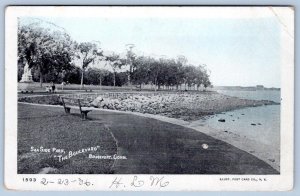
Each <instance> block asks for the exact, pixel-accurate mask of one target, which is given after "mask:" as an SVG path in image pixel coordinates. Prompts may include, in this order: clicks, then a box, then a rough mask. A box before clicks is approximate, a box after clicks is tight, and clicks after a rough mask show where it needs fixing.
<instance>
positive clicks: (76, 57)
mask: <svg viewBox="0 0 300 196" xmlns="http://www.w3.org/2000/svg"><path fill="white" fill-rule="evenodd" d="M73 51H74V53H73V60H72V62H73V63H74V64H75V65H76V66H78V67H80V69H81V81H80V89H82V88H83V77H84V71H85V70H86V69H87V68H88V66H89V65H90V64H91V63H96V62H97V61H99V60H100V59H101V57H103V51H102V50H101V48H100V47H99V46H98V44H97V43H91V42H83V43H80V44H74V50H73Z"/></svg>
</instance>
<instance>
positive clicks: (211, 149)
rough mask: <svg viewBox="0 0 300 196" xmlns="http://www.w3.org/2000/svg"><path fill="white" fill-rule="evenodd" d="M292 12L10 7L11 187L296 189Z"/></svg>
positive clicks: (8, 127) (8, 123)
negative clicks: (196, 184)
mask: <svg viewBox="0 0 300 196" xmlns="http://www.w3.org/2000/svg"><path fill="white" fill-rule="evenodd" d="M293 14H294V10H293V8H292V7H288V6H286V7H285V6H281V7H279V6H278V7H272V6H269V7H264V6H261V7H254V6H253V7H251V6H248V7H247V6H244V7H226V6H225V7H214V6H212V7H199V6H198V7H197V6H195V7H193V6H191V7H176V6H174V7H159V6H157V7H155V6H154V7H151V6H150V7H139V6H137V7H130V6H129V7H126V6H123V7H122V6H100V7H97V6H95V7H80V6H79V7H72V6H70V7H68V6H56V7H55V6H52V7H51V6H48V7H47V6H42V7H41V6H37V7H30V6H19V7H18V6H11V7H9V8H8V9H7V10H6V39H7V40H9V41H8V42H6V46H5V49H6V57H12V58H9V60H7V61H6V68H8V67H10V68H8V69H7V70H6V73H5V76H6V86H5V89H6V105H5V106H6V111H8V112H7V113H6V135H5V137H6V144H5V149H6V157H5V163H6V166H7V168H6V177H7V178H9V177H8V176H9V174H8V173H7V171H11V172H13V173H14V175H15V176H23V177H22V181H23V182H24V181H26V182H27V181H31V180H32V181H33V182H34V181H35V180H37V181H41V182H39V183H40V184H43V180H44V184H43V185H45V183H47V184H48V183H51V181H49V180H47V179H48V178H47V176H49V178H53V177H54V178H55V177H57V176H61V175H62V176H64V175H67V176H68V177H70V178H72V176H74V175H88V176H90V177H91V178H94V177H95V176H97V178H98V177H99V178H100V177H101V175H105V176H109V178H110V179H113V180H111V181H112V182H109V183H108V185H107V187H106V188H112V187H115V188H118V186H119V185H120V184H121V178H120V179H118V175H124V174H130V175H137V176H139V175H141V176H143V175H154V177H153V179H152V178H151V176H150V179H151V180H152V181H151V183H152V184H150V185H149V186H153V184H155V183H156V184H160V188H162V187H165V186H168V184H169V183H170V186H171V184H172V183H171V180H169V181H168V182H163V180H164V179H165V178H164V177H165V176H163V177H162V178H157V179H155V177H156V176H155V175H160V176H161V175H167V176H173V175H176V176H177V177H180V176H181V175H184V176H186V175H187V178H189V177H199V178H201V177H202V176H203V177H208V178H209V177H212V178H215V177H217V176H218V175H222V177H217V178H216V179H218V180H217V181H216V183H221V182H222V181H228V180H229V181H232V180H234V178H231V175H235V176H238V177H240V178H239V180H237V181H242V180H243V179H244V181H268V182H265V183H272V180H271V178H275V179H281V181H282V180H283V179H284V178H281V177H282V176H284V177H286V179H287V184H288V185H287V186H286V187H290V186H289V185H290V184H291V183H292V169H293V157H292V156H293V151H292V149H293V146H292V145H293V144H292V143H293V109H292V107H293V82H294V81H293V75H294V72H293V69H294V64H293V63H294V56H293V55H294V48H293V44H294V15H293ZM10 55H11V56H10ZM6 59H7V58H6ZM8 94H11V95H12V96H11V97H9V98H8ZM12 98H15V99H12ZM8 99H9V100H8ZM10 114H11V115H10ZM8 115H9V119H13V120H11V121H10V120H9V119H8V118H7V116H8ZM8 132H9V133H8ZM283 146H284V147H283ZM9 149H11V150H9ZM10 165H13V166H10ZM25 174H26V175H25ZM36 174H39V175H36ZM287 174H288V175H287ZM24 175H25V177H26V178H25V179H24ZM41 175H42V176H46V177H45V178H39V177H38V176H41ZM257 175H258V176H259V177H258V178H256V177H255V178H253V179H252V178H250V177H249V176H257ZM137 176H133V180H135V179H137ZM27 177H28V178H27ZM114 179H115V180H114ZM237 179H238V178H237ZM247 179H248V180H247ZM8 181H10V180H8ZM69 181H70V182H69ZM71 181H72V180H70V179H68V183H69V184H71ZM75 181H76V180H74V183H75ZM77 181H78V182H80V180H77ZM77 181H76V182H77ZM65 182H66V181H64V182H62V183H65ZM137 182H139V185H141V182H142V181H137ZM154 182H155V183H154ZM276 182H277V181H276ZM290 182H291V183H290ZM53 183H54V181H53ZM84 183H87V181H85V182H84ZM146 183H147V182H146V181H145V184H146ZM177 183H180V180H178V182H177ZM252 183H253V182H249V185H252V186H253V184H252ZM90 184H93V183H92V182H91V183H90ZM133 184H134V183H133ZM143 184H144V181H143ZM173 184H176V183H173ZM28 185H29V184H26V185H25V184H24V186H28ZM164 185H165V186H164ZM91 186H92V185H91ZM131 186H132V183H131ZM245 186H247V185H245ZM126 187H128V186H126ZM126 187H125V185H124V187H122V189H126ZM181 187H182V188H183V187H184V184H182V185H181ZM216 187H218V186H217V185H216ZM253 187H254V186H253ZM268 187H269V188H270V189H271V188H272V186H270V185H269V186H267V184H266V188H265V189H269V188H268ZM173 188H174V187H173ZM187 188H188V185H187ZM202 188H203V187H202ZM219 188H222V187H221V186H220V187H219ZM241 188H243V186H241ZM273 189H274V187H273ZM120 190H121V189H120ZM172 190H173V189H172ZM174 190H176V188H174ZM253 190H254V189H253Z"/></svg>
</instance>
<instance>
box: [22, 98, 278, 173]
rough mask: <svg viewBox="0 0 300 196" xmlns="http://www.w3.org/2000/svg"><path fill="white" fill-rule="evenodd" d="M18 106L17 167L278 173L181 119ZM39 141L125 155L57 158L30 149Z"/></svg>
mask: <svg viewBox="0 0 300 196" xmlns="http://www.w3.org/2000/svg"><path fill="white" fill-rule="evenodd" d="M18 107H19V113H18V115H19V119H18V172H19V173H37V172H39V171H41V170H42V168H46V167H53V168H57V169H56V170H54V171H55V172H54V173H119V174H278V172H277V171H276V170H275V169H273V168H272V167H271V166H270V165H268V164H267V163H265V162H264V161H262V160H260V159H258V158H256V157H255V156H253V155H251V154H249V153H247V152H245V151H242V150H240V149H238V148H236V147H234V146H232V145H230V144H228V143H225V142H223V141H220V140H217V139H214V138H212V137H210V136H208V135H206V134H203V133H201V132H198V131H195V130H192V129H188V128H184V127H181V126H178V125H174V124H170V123H166V122H162V121H158V120H154V119H149V118H145V117H140V116H135V115H132V114H130V113H115V112H107V111H92V112H91V113H89V115H88V117H89V118H90V120H88V121H81V120H80V117H79V116H78V115H75V113H78V111H76V110H75V111H74V110H73V113H74V114H73V115H69V116H67V115H65V113H64V111H63V108H62V107H61V108H54V107H45V106H32V105H26V104H21V103H20V104H18ZM112 136H113V137H112ZM203 144H207V145H208V148H203ZM41 145H43V146H45V147H49V148H52V147H56V148H64V149H67V150H76V149H80V148H86V147H90V146H96V145H100V147H101V149H100V150H99V151H95V152H93V153H92V154H94V155H103V154H107V155H112V154H115V153H117V155H120V156H125V157H126V158H127V159H118V160H114V162H112V160H100V159H88V158H87V153H85V154H81V155H78V156H75V157H74V158H71V159H69V160H67V161H63V162H58V161H57V160H56V159H54V158H52V157H53V154H52V155H51V154H49V153H48V154H47V153H44V154H43V153H30V152H29V151H30V148H31V146H36V147H38V146H41ZM111 166H112V167H111Z"/></svg>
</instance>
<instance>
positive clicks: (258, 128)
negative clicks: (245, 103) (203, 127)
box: [205, 90, 280, 151]
mask: <svg viewBox="0 0 300 196" xmlns="http://www.w3.org/2000/svg"><path fill="white" fill-rule="evenodd" d="M218 92H219V93H222V94H226V95H229V96H235V97H240V98H246V99H254V100H271V101H275V102H280V91H264V90H261V91H236V90H234V91H233V90H232V91H224V90H222V91H218ZM220 118H223V119H225V122H219V121H218V120H219V119H220ZM205 124H207V125H208V126H210V127H213V128H215V129H219V130H224V131H230V132H233V133H235V134H238V135H240V136H246V137H247V138H249V139H253V140H256V141H259V142H261V143H263V144H266V145H270V146H272V147H273V148H274V149H276V150H278V151H279V148H280V105H269V106H260V107H249V108H244V109H238V110H234V111H230V112H225V113H222V114H218V115H214V116H212V117H211V118H209V119H207V120H206V121H205ZM251 124H253V125H251Z"/></svg>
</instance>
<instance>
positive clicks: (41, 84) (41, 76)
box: [39, 66, 43, 88]
mask: <svg viewBox="0 0 300 196" xmlns="http://www.w3.org/2000/svg"><path fill="white" fill-rule="evenodd" d="M39 72H40V73H39V74H40V87H41V88H42V87H43V73H42V68H41V66H39Z"/></svg>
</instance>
